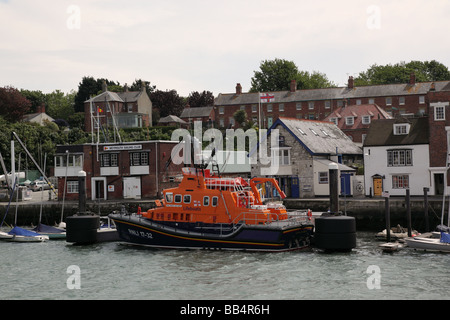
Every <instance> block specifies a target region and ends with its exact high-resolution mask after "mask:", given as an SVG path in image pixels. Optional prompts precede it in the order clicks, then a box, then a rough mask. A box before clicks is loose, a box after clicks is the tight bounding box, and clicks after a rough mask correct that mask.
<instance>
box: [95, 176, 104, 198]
mask: <svg viewBox="0 0 450 320" xmlns="http://www.w3.org/2000/svg"><path fill="white" fill-rule="evenodd" d="M91 199H92V200H99V199H100V200H106V199H107V197H106V178H101V177H96V178H92V180H91Z"/></svg>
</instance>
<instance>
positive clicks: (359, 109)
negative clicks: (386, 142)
mask: <svg viewBox="0 0 450 320" xmlns="http://www.w3.org/2000/svg"><path fill="white" fill-rule="evenodd" d="M363 116H370V117H371V118H370V122H372V121H373V120H376V119H391V116H390V115H389V114H388V113H387V112H386V111H384V110H383V109H382V108H380V107H379V106H378V105H376V104H362V105H351V106H347V107H340V108H338V109H336V110H334V111H333V112H332V113H330V114H329V115H328V116H327V117H326V118H325V119H324V121H331V118H338V124H337V125H338V127H339V128H341V129H342V128H345V129H358V128H361V127H368V126H369V125H370V123H369V124H363V123H362V117H363ZM346 117H354V123H353V125H346V123H345V118H346Z"/></svg>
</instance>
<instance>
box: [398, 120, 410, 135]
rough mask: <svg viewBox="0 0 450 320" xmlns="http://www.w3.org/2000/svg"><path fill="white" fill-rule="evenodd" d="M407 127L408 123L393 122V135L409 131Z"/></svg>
mask: <svg viewBox="0 0 450 320" xmlns="http://www.w3.org/2000/svg"><path fill="white" fill-rule="evenodd" d="M409 128H410V124H409V123H401V124H394V135H396V136H398V135H406V134H408V133H409Z"/></svg>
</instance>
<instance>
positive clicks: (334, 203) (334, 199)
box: [328, 162, 339, 215]
mask: <svg viewBox="0 0 450 320" xmlns="http://www.w3.org/2000/svg"><path fill="white" fill-rule="evenodd" d="M328 172H329V174H328V175H329V188H330V213H331V214H335V215H337V214H338V213H339V184H338V180H339V174H338V172H339V167H338V165H337V163H334V162H333V163H330V164H329V165H328Z"/></svg>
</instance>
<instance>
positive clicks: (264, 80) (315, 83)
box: [250, 58, 334, 92]
mask: <svg viewBox="0 0 450 320" xmlns="http://www.w3.org/2000/svg"><path fill="white" fill-rule="evenodd" d="M291 80H296V81H297V89H317V88H328V87H332V86H334V84H333V83H332V82H330V81H329V80H328V78H327V76H326V75H325V74H323V73H320V72H317V71H314V72H313V73H309V72H308V71H299V69H298V67H297V66H296V65H295V63H294V62H293V61H288V60H284V59H277V58H276V59H274V60H265V61H263V62H261V64H260V71H255V72H254V76H253V78H252V79H251V88H250V92H265V91H284V90H289V89H290V83H291Z"/></svg>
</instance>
